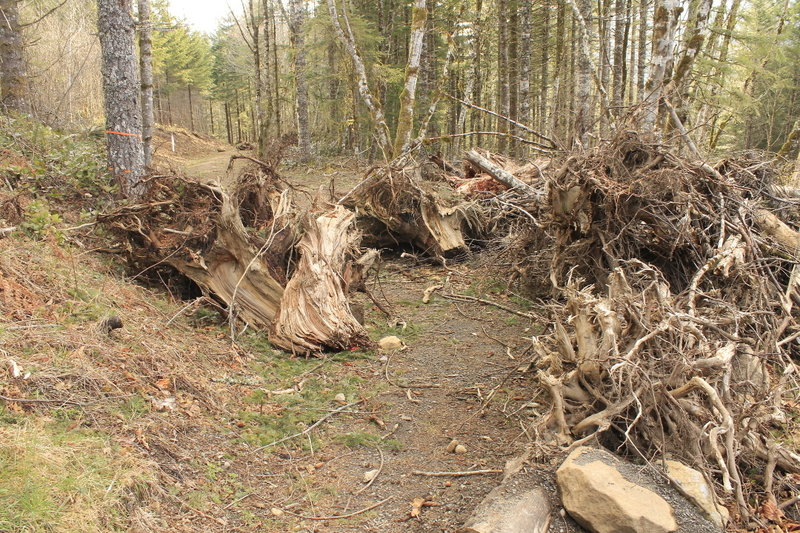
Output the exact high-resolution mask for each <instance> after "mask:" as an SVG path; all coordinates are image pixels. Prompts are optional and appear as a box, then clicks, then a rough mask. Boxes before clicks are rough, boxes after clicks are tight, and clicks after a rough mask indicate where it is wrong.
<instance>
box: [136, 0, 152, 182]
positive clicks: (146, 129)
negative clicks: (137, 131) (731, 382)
mask: <svg viewBox="0 0 800 533" xmlns="http://www.w3.org/2000/svg"><path fill="white" fill-rule="evenodd" d="M152 29H153V27H152V22H151V21H150V0H139V72H140V74H141V77H142V83H141V87H142V150H143V151H144V166H145V167H146V168H147V167H149V166H150V162H151V160H152V157H153V146H152V143H153V122H154V117H153V38H152Z"/></svg>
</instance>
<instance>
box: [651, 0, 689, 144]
mask: <svg viewBox="0 0 800 533" xmlns="http://www.w3.org/2000/svg"><path fill="white" fill-rule="evenodd" d="M680 13H681V2H680V0H658V2H657V3H656V12H655V16H654V19H653V57H652V59H651V61H650V77H649V78H648V79H647V85H646V86H645V99H644V106H643V107H644V109H643V118H642V126H643V127H644V129H645V130H647V131H654V130H655V129H656V122H657V120H658V108H659V105H660V103H661V97H662V95H663V91H664V82H665V80H666V77H667V71H668V68H669V66H670V65H671V64H672V59H673V49H674V48H675V29H676V28H677V25H678V18H679V16H680Z"/></svg>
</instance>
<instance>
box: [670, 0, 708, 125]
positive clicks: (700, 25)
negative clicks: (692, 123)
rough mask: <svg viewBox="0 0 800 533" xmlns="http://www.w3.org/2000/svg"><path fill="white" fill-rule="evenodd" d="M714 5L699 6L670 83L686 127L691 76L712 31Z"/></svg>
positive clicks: (701, 2) (677, 109)
mask: <svg viewBox="0 0 800 533" xmlns="http://www.w3.org/2000/svg"><path fill="white" fill-rule="evenodd" d="M712 4H713V0H700V2H699V4H698V5H697V10H696V11H695V13H694V14H693V17H692V27H691V29H690V31H689V35H688V37H687V38H686V44H685V45H684V48H683V51H682V53H681V55H680V59H679V60H678V64H677V65H676V67H675V73H674V74H673V76H672V82H671V83H670V92H671V93H673V94H674V95H675V110H676V112H677V113H678V117H679V118H680V119H681V121H683V123H684V125H686V124H687V121H686V118H687V116H688V109H687V107H688V105H689V104H688V99H689V82H690V80H689V74H690V73H691V70H692V67H693V66H694V63H695V60H696V59H697V56H698V55H699V54H700V50H701V49H702V47H703V45H704V43H705V41H706V39H707V38H708V34H709V33H710V31H711V28H710V26H709V24H708V21H709V17H710V16H711V6H712Z"/></svg>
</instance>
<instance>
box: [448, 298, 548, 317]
mask: <svg viewBox="0 0 800 533" xmlns="http://www.w3.org/2000/svg"><path fill="white" fill-rule="evenodd" d="M441 296H442V298H446V299H448V300H455V301H461V302H478V303H482V304H485V305H491V306H492V307H497V308H498V309H502V310H503V311H506V312H508V313H512V314H514V315H517V316H521V317H524V318H529V319H531V320H535V319H536V317H535V316H533V315H532V314H530V313H523V312H522V311H517V310H516V309H511V308H510V307H508V306H505V305H503V304H501V303H497V302H493V301H491V300H485V299H483V298H476V297H475V296H467V295H466V294H442V295H441Z"/></svg>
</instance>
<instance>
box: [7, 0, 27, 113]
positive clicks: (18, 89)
mask: <svg viewBox="0 0 800 533" xmlns="http://www.w3.org/2000/svg"><path fill="white" fill-rule="evenodd" d="M23 46H24V42H23V38H22V29H21V28H20V25H19V0H0V105H2V107H4V108H5V109H7V110H9V111H18V112H22V113H24V112H27V111H28V101H27V99H26V98H25V93H26V92H27V91H26V86H25V78H26V68H25V57H24V55H23Z"/></svg>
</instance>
